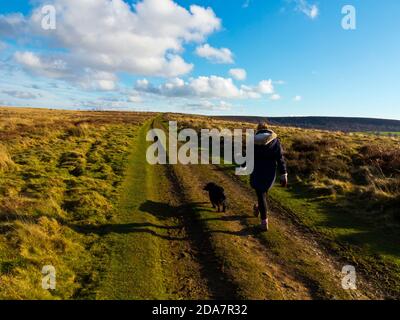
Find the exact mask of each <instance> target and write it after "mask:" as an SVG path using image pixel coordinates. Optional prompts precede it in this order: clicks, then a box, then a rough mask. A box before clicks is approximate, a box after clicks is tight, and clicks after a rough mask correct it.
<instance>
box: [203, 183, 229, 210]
mask: <svg viewBox="0 0 400 320" xmlns="http://www.w3.org/2000/svg"><path fill="white" fill-rule="evenodd" d="M203 190H205V191H208V195H209V196H210V201H211V204H212V206H213V208H216V209H217V210H218V212H220V211H221V209H222V212H225V211H226V196H225V191H224V188H222V187H221V186H219V185H217V184H215V183H214V182H209V183H207V184H206V185H205V186H204V188H203Z"/></svg>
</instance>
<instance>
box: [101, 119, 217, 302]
mask: <svg viewBox="0 0 400 320" xmlns="http://www.w3.org/2000/svg"><path fill="white" fill-rule="evenodd" d="M149 128H150V124H145V125H144V126H142V128H141V129H140V130H139V132H138V134H137V139H136V141H135V143H134V144H133V147H134V150H132V156H131V158H130V160H129V164H128V169H127V172H126V177H125V182H124V184H123V186H122V188H121V197H120V202H119V206H118V212H117V214H116V219H115V221H113V224H112V225H107V226H103V227H102V231H101V232H102V233H103V234H104V236H105V237H106V238H105V239H104V241H106V242H107V243H109V245H110V246H111V248H112V252H113V253H112V255H111V258H110V265H109V267H108V268H107V270H108V271H107V274H106V275H105V278H104V280H103V282H102V285H101V286H100V288H99V290H98V292H97V297H96V298H97V299H181V298H189V299H190V298H193V299H199V298H207V297H208V296H209V292H208V290H207V287H206V285H205V283H204V280H203V279H202V276H201V274H200V266H199V265H198V263H197V262H196V261H195V259H194V258H193V257H192V255H191V254H190V252H191V247H190V242H189V241H188V237H187V235H186V232H185V229H184V226H183V225H182V223H181V220H180V219H179V217H178V216H177V212H178V211H179V207H180V205H181V204H180V203H179V199H177V198H176V197H175V195H174V194H173V193H171V192H170V190H171V189H172V188H171V185H170V182H169V181H168V179H167V176H166V173H165V172H164V170H165V168H164V167H161V166H150V165H148V164H147V161H146V158H145V156H146V149H147V142H146V141H145V135H146V133H147V130H148V129H149ZM182 281H185V284H186V285H185V286H183V284H182Z"/></svg>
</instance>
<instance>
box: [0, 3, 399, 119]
mask: <svg viewBox="0 0 400 320" xmlns="http://www.w3.org/2000/svg"><path fill="white" fill-rule="evenodd" d="M48 4H51V5H53V6H54V8H55V9H56V11H55V12H56V20H55V21H56V25H55V26H56V29H54V30H46V29H43V27H42V25H41V23H42V20H43V17H46V13H47V12H46V13H42V12H41V11H40V10H41V8H42V7H43V5H48ZM347 4H351V5H352V6H353V7H354V8H355V10H356V29H355V30H344V29H343V28H342V24H341V22H342V18H343V14H342V12H341V11H342V7H343V6H344V5H347ZM399 12H400V2H399V1H397V0H385V1H376V0H351V1H341V0H318V1H314V0H268V1H266V0H249V1H248V0H230V1H226V0H209V1H206V0H202V1H200V0H199V1H189V0H177V1H172V0H142V1H125V2H123V1H122V0H113V1H110V0H98V1H97V2H96V4H93V1H84V0H82V1H67V0H49V1H41V0H35V1H31V2H29V1H22V0H14V1H8V2H6V3H2V5H1V7H0V72H1V74H2V77H1V78H0V105H14V106H33V107H51V108H73V109H92V108H97V109H113V110H114V109H115V110H117V109H118V110H119V109H122V110H153V111H172V112H174V111H176V112H189V113H201V114H237V115H244V114H246V115H258V116H290V115H314V116H360V117H377V118H391V119H400V109H399V102H400V94H399V92H400V90H399V89H400V88H399V84H400V81H399V76H400V63H399V58H400V41H399V35H398V32H399V30H400V21H399V20H398V18H397V17H398V13H399Z"/></svg>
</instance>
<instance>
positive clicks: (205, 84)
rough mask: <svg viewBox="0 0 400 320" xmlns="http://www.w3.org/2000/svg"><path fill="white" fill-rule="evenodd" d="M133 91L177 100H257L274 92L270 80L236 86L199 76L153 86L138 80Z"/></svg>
mask: <svg viewBox="0 0 400 320" xmlns="http://www.w3.org/2000/svg"><path fill="white" fill-rule="evenodd" d="M135 90H136V91H137V92H141V93H145V94H153V95H158V96H165V97H178V98H208V99H257V98H261V97H262V96H263V95H269V94H272V93H273V92H274V87H273V85H272V80H262V81H260V82H259V83H258V84H257V85H256V86H247V85H241V86H240V87H238V86H236V85H235V84H234V83H233V81H232V79H231V78H223V77H219V76H215V75H213V76H209V77H206V76H201V77H197V78H190V79H189V80H188V81H184V80H182V79H180V78H175V79H171V80H168V81H167V82H165V83H163V84H161V85H158V86H155V85H153V84H151V83H150V82H149V81H148V80H146V79H143V80H139V81H137V83H136V86H135Z"/></svg>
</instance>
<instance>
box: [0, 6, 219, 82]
mask: <svg viewBox="0 0 400 320" xmlns="http://www.w3.org/2000/svg"><path fill="white" fill-rule="evenodd" d="M34 3H35V4H36V8H35V9H34V10H33V13H32V14H31V15H30V16H23V15H21V14H17V15H15V14H14V15H0V30H1V34H2V35H4V36H5V37H15V38H17V39H18V37H19V38H24V37H26V36H27V35H28V36H30V37H32V38H33V37H35V41H36V43H41V44H42V45H46V44H49V43H50V44H51V47H52V48H55V50H54V52H60V53H58V56H57V57H48V56H47V55H48V54H46V53H45V54H41V55H37V54H35V55H34V54H33V53H30V52H20V53H19V55H17V56H16V60H17V61H18V62H21V63H22V64H23V65H24V66H25V67H26V68H27V69H32V70H33V71H34V72H36V73H37V72H39V69H40V68H41V69H42V75H47V76H52V77H61V78H62V77H65V76H66V75H67V74H73V73H75V74H76V73H80V72H81V71H82V69H84V68H88V69H90V70H95V71H101V72H109V73H118V72H126V73H130V74H135V75H145V76H163V77H175V76H179V75H183V74H186V73H188V72H190V71H191V70H192V68H193V65H192V64H191V63H188V62H186V61H185V60H184V59H183V58H182V53H183V51H184V45H185V44H187V43H190V42H194V43H202V42H203V41H205V40H206V38H207V36H208V35H210V34H211V33H213V32H214V31H216V30H219V29H220V27H221V21H220V19H219V18H218V17H217V16H216V15H215V13H214V11H213V10H212V9H211V8H207V7H201V6H197V5H191V6H190V7H189V8H188V9H186V8H184V7H182V6H180V5H178V4H177V3H175V2H174V1H172V0H162V1H160V0H142V1H139V2H137V3H136V4H134V5H132V6H131V5H130V4H128V3H126V2H124V1H123V0H97V1H70V0H46V1H44V0H39V1H35V2H34ZM43 4H46V5H53V6H54V7H55V8H56V10H57V28H56V29H55V30H51V31H49V30H43V29H42V28H41V20H42V14H41V10H40V9H41V7H42V5H43ZM27 30H29V31H27ZM58 49H60V50H58ZM61 61H63V62H64V64H63V67H65V68H67V69H68V70H65V71H64V72H62V73H61V74H60V70H59V69H60V66H59V65H58V64H59V63H60V62H61ZM55 64H56V65H55ZM67 77H68V76H67ZM75 78H76V77H75ZM99 84H100V86H101V87H104V88H111V86H112V85H111V82H107V83H106V82H104V81H102V82H100V83H99Z"/></svg>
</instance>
